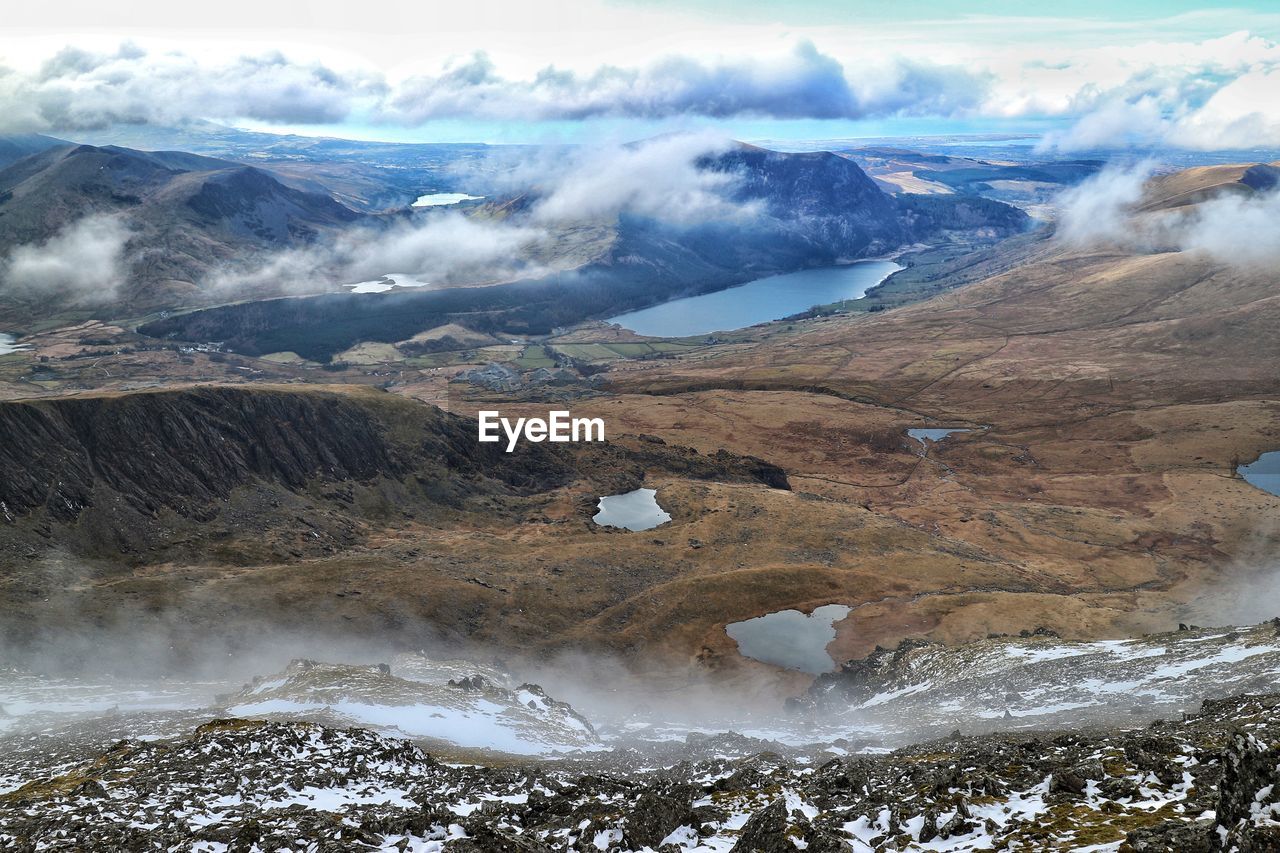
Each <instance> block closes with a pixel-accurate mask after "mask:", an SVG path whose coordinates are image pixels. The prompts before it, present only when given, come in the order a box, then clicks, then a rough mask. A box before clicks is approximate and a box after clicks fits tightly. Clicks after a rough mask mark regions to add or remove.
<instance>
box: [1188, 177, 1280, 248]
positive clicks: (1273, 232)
mask: <svg viewBox="0 0 1280 853" xmlns="http://www.w3.org/2000/svg"><path fill="white" fill-rule="evenodd" d="M1278 223H1280V190H1271V191H1269V192H1266V193H1262V194H1257V195H1251V196H1243V197H1242V196H1224V197H1222V198H1217V199H1213V200H1211V201H1207V202H1203V203H1201V204H1199V205H1196V208H1195V210H1194V211H1193V212H1192V213H1191V214H1190V215H1189V216H1188V217H1187V218H1186V219H1185V220H1183V221H1182V222H1180V223H1179V225H1178V238H1179V239H1178V242H1179V244H1180V245H1181V247H1182V248H1183V249H1186V250H1199V251H1203V252H1208V253H1209V254H1211V255H1213V256H1214V257H1215V258H1217V259H1218V260H1221V261H1225V262H1226V263H1230V264H1233V265H1236V266H1250V267H1260V266H1269V265H1272V264H1275V263H1276V262H1280V224H1278Z"/></svg>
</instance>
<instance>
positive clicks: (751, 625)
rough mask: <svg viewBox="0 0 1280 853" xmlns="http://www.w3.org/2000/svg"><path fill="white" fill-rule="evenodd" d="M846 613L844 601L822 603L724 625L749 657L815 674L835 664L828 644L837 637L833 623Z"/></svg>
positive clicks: (741, 650) (739, 647)
mask: <svg viewBox="0 0 1280 853" xmlns="http://www.w3.org/2000/svg"><path fill="white" fill-rule="evenodd" d="M848 615H849V608H848V607H845V606H844V605H843V604H825V605H823V606H822V607H819V608H817V609H816V610H814V611H813V612H812V613H809V614H805V613H801V612H800V611H799V610H779V611H777V612H776V613H767V614H765V615H764V616H757V617H756V618H755V619H747V620H746V621H743V622H733V623H730V624H729V625H726V626H725V629H724V630H725V633H727V634H728V635H729V636H730V637H731V638H732V639H733V640H735V641H736V642H737V643H738V652H739V653H740V654H742V656H743V657H748V658H751V659H752V660H758V661H762V662H764V663H771V664H774V665H775V666H781V667H784V668H786V669H795V670H799V671H801V672H809V673H813V674H814V675H818V674H820V673H824V672H831V671H832V670H833V669H835V668H836V664H835V661H834V660H832V659H831V655H829V654H827V645H828V644H829V643H830V642H831V641H832V640H834V639H835V638H836V628H835V623H837V622H839V621H840V620H841V619H843V618H844V617H846V616H848Z"/></svg>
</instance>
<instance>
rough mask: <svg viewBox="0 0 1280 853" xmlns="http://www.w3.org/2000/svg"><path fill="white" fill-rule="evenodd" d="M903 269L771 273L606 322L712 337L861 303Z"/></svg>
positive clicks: (868, 266) (859, 266)
mask: <svg viewBox="0 0 1280 853" xmlns="http://www.w3.org/2000/svg"><path fill="white" fill-rule="evenodd" d="M899 269H901V267H899V266H898V265H897V264H895V263H893V262H892V261H858V262H856V263H852V264H844V265H842V266H838V267H820V268H817V269H811V270H801V271H800V272H793V273H787V274H786V275H771V276H769V277H767V278H758V279H756V280H755V281H750V282H747V283H746V284H741V285H738V286H737V287H731V288H729V289H728V290H720V291H716V292H715V293H704V294H702V295H701V296H687V297H685V298H683V299H673V300H671V301H670V302H664V303H662V304H661V305H654V306H653V307H652V308H643V309H641V310H639V311H630V312H628V313H626V314H619V315H618V316H616V317H610V318H609V319H608V320H606V321H605V322H608V323H617V324H619V325H620V326H622V327H623V328H626V329H630V330H631V331H633V332H637V333H639V334H641V335H651V336H653V337H659V338H678V337H684V336H686V335H708V334H710V333H712V332H720V331H728V330H730V329H741V328H744V327H746V326H754V325H755V324H756V323H766V322H768V321H770V320H780V319H782V318H783V317H790V316H791V315H792V314H799V313H800V312H801V311H807V310H808V309H810V308H812V307H813V306H815V305H826V304H828V303H831V302H839V301H840V300H842V299H861V298H862V297H863V296H865V295H866V292H867V291H868V290H870V289H871V288H872V287H875V286H876V285H877V284H879V283H880V282H882V281H884V280H885V279H886V278H888V277H889V275H890V273H893V272H895V271H897V270H899Z"/></svg>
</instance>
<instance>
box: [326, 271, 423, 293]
mask: <svg viewBox="0 0 1280 853" xmlns="http://www.w3.org/2000/svg"><path fill="white" fill-rule="evenodd" d="M430 286H431V282H429V281H423V280H422V279H420V278H418V277H416V276H413V275H410V274H409V273H405V272H389V273H387V274H386V275H384V276H383V277H382V278H376V279H374V280H373V281H362V282H360V283H359V284H348V285H347V287H349V288H351V292H352V293H385V292H386V291H388V290H390V289H391V288H393V287H430Z"/></svg>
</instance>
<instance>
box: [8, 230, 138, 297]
mask: <svg viewBox="0 0 1280 853" xmlns="http://www.w3.org/2000/svg"><path fill="white" fill-rule="evenodd" d="M129 236H130V234H129V229H128V227H127V226H126V225H125V223H124V221H123V220H122V219H121V218H120V217H117V216H103V215H90V216H86V217H84V218H82V219H78V220H76V221H74V222H72V223H71V224H69V225H67V226H65V227H64V228H63V229H62V230H61V231H59V232H57V233H56V234H54V235H53V236H52V237H50V238H49V239H48V240H46V241H44V242H43V243H29V244H23V245H19V246H17V247H15V248H14V249H13V250H11V251H10V252H9V254H8V256H7V257H5V258H4V259H3V261H0V281H3V289H4V290H5V291H7V292H8V293H10V294H13V295H16V296H19V297H26V298H44V297H54V296H56V297H61V298H64V299H68V300H70V301H72V302H76V303H86V304H87V303H99V302H108V301H110V300H111V299H112V298H113V297H114V296H115V294H116V290H117V289H118V288H119V286H120V284H121V282H122V281H123V280H124V277H125V272H126V264H125V245H126V244H127V243H128V241H129Z"/></svg>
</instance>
